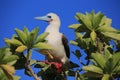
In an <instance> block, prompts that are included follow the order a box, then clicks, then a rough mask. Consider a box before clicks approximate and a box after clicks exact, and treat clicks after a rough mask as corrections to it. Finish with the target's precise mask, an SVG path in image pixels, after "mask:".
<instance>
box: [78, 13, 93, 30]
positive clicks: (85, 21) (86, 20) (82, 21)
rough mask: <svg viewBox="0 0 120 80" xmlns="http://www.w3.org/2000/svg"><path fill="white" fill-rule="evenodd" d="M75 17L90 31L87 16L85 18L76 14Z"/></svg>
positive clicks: (90, 26)
mask: <svg viewBox="0 0 120 80" xmlns="http://www.w3.org/2000/svg"><path fill="white" fill-rule="evenodd" d="M76 17H77V18H78V19H79V21H80V22H81V23H83V24H84V25H85V26H86V27H87V28H88V29H89V30H92V24H91V21H90V19H89V17H88V16H85V15H83V14H81V13H77V14H76Z"/></svg>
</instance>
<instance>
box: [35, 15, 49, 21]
mask: <svg viewBox="0 0 120 80" xmlns="http://www.w3.org/2000/svg"><path fill="white" fill-rule="evenodd" d="M35 19H36V20H43V21H50V18H49V17H48V16H42V17H35Z"/></svg>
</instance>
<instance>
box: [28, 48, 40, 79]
mask: <svg viewBox="0 0 120 80" xmlns="http://www.w3.org/2000/svg"><path fill="white" fill-rule="evenodd" d="M26 67H27V69H28V70H29V71H30V73H31V75H32V76H33V77H34V79H35V80H41V79H40V78H38V76H37V75H36V74H35V73H34V71H33V70H32V68H31V67H30V49H28V50H27V61H26Z"/></svg>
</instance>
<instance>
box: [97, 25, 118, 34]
mask: <svg viewBox="0 0 120 80" xmlns="http://www.w3.org/2000/svg"><path fill="white" fill-rule="evenodd" d="M97 30H98V31H100V32H116V31H117V30H116V29H115V28H112V27H111V26H109V27H108V26H106V25H103V26H100V27H99V28H98V29H97Z"/></svg>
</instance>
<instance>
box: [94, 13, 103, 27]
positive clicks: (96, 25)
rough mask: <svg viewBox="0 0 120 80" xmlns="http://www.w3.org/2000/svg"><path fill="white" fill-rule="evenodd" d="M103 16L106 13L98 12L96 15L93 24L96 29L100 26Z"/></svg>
mask: <svg viewBox="0 0 120 80" xmlns="http://www.w3.org/2000/svg"><path fill="white" fill-rule="evenodd" d="M103 17H104V15H103V14H102V13H101V12H98V13H97V14H95V15H94V18H93V26H94V28H95V29H97V28H98V27H99V24H100V22H101V20H102V18H103Z"/></svg>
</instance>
